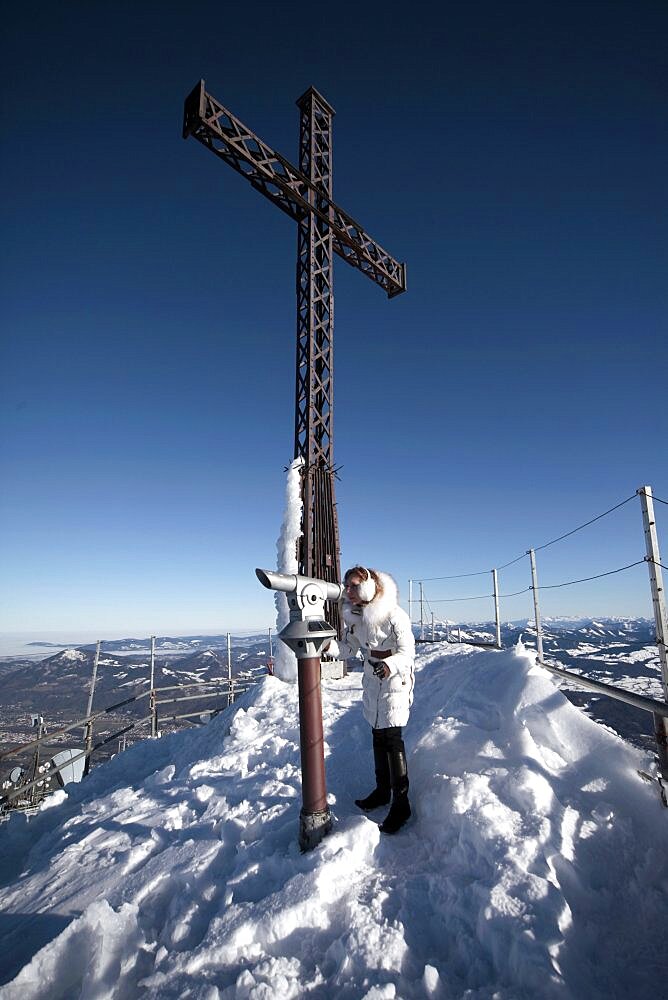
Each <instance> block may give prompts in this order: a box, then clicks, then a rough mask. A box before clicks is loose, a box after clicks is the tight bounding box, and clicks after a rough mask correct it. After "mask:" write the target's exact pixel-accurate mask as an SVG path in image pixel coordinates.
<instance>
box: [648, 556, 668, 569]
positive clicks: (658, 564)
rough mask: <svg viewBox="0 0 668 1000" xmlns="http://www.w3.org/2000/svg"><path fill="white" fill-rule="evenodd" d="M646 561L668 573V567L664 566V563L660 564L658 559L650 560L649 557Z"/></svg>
mask: <svg viewBox="0 0 668 1000" xmlns="http://www.w3.org/2000/svg"><path fill="white" fill-rule="evenodd" d="M644 561H645V562H648V563H653V564H654V565H655V566H660V567H661V569H665V570H666V572H668V566H664V565H663V563H662V562H658V560H657V559H650V558H649V557H646V558H645V560H644Z"/></svg>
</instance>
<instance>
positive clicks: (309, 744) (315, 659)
mask: <svg viewBox="0 0 668 1000" xmlns="http://www.w3.org/2000/svg"><path fill="white" fill-rule="evenodd" d="M297 679H298V684H299V746H300V751H301V763H302V808H301V811H300V814H299V846H300V847H301V849H302V851H308V850H310V849H311V848H312V847H315V845H316V844H318V843H319V842H320V841H321V840H322V838H323V837H324V836H325V834H326V833H328V832H329V830H331V828H332V818H331V816H330V812H329V807H328V805H327V786H326V782H325V742H324V737H323V731H322V696H321V692H320V657H319V656H307V657H305V658H304V659H300V660H298V661H297Z"/></svg>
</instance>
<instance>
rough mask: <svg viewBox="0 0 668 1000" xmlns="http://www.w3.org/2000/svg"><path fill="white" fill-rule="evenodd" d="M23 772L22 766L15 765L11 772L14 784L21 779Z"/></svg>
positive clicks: (10, 778)
mask: <svg viewBox="0 0 668 1000" xmlns="http://www.w3.org/2000/svg"><path fill="white" fill-rule="evenodd" d="M22 774H23V768H22V767H14V768H12V770H11V771H10V772H9V780H10V781H11V782H12V784H13V785H15V784H16V782H17V781H18V780H19V778H20V777H21V775H22Z"/></svg>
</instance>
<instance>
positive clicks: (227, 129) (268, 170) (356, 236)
mask: <svg viewBox="0 0 668 1000" xmlns="http://www.w3.org/2000/svg"><path fill="white" fill-rule="evenodd" d="M311 91H313V88H311ZM308 93H309V91H307V94H308ZM315 93H317V91H316V92H315ZM305 96H306V95H305ZM318 97H319V98H320V95H318ZM300 100H301V98H300ZM320 101H323V102H324V98H320ZM325 103H326V102H325ZM332 113H333V112H332ZM190 135H192V136H193V137H194V138H195V139H197V140H198V142H201V143H202V145H204V146H206V147H207V149H210V150H211V152H212V153H215V154H216V156H219V157H220V158H221V159H222V160H224V161H225V162H226V163H227V164H228V165H229V166H231V167H232V168H233V169H234V170H236V171H237V172H238V173H240V174H242V175H243V176H244V177H245V178H246V179H247V180H248V181H249V183H250V184H252V185H253V187H254V188H256V189H257V190H258V191H260V192H261V193H262V194H263V195H265V197H267V198H268V199H269V200H270V201H272V202H273V203H274V204H275V205H277V206H278V207H279V208H280V209H281V211H283V212H285V213H286V214H287V215H289V216H290V218H292V219H294V220H295V221H297V222H299V221H300V220H301V219H303V218H304V217H305V216H307V215H315V216H317V217H318V218H319V219H320V220H321V221H322V222H324V223H325V224H326V225H327V226H328V228H329V230H330V232H331V236H332V247H333V250H334V252H335V253H336V254H338V255H339V257H341V258H342V259H343V260H345V261H347V263H348V264H350V265H351V266H352V267H355V268H357V269H358V270H359V271H361V272H362V274H365V275H366V276H367V278H370V279H371V281H374V282H375V283H376V284H377V285H380V286H381V288H383V289H384V290H385V291H386V292H387V295H388V297H389V298H394V296H395V295H400V294H401V293H402V292H405V291H406V266H405V264H403V263H401V262H399V261H397V260H395V258H394V257H393V256H392V255H391V254H390V253H388V251H387V250H385V249H384V248H383V247H382V246H381V245H380V244H379V243H378V242H377V241H376V240H374V239H373V237H371V236H370V235H369V234H368V233H367V232H366V231H365V229H364V227H363V226H361V225H360V224H359V222H356V221H355V219H353V218H352V216H350V215H348V213H347V212H344V211H343V209H341V208H339V206H338V205H336V204H335V203H334V202H333V201H332V198H331V193H330V194H329V195H327V196H325V197H323V196H322V192H321V191H319V190H318V187H317V185H316V184H314V183H313V182H312V181H311V180H310V178H309V177H308V176H306V175H305V174H304V173H302V171H301V170H298V169H297V168H296V167H294V166H293V165H292V164H291V163H290V162H289V161H288V160H286V158H285V157H284V156H281V154H280V153H277V152H276V151H275V150H274V149H272V148H271V146H268V145H267V143H265V142H263V141H262V139H260V138H259V137H258V136H257V135H256V134H255V133H254V132H253V131H252V130H251V129H249V128H248V126H247V125H244V123H243V122H242V121H241V120H240V119H239V118H237V117H236V115H234V114H232V112H231V111H230V110H229V109H228V108H226V107H225V106H224V105H223V104H221V103H220V101H217V100H216V98H215V97H213V96H212V95H211V94H209V93H208V92H207V91H206V85H205V83H204V80H200V82H199V83H198V84H197V86H196V87H195V88H194V89H193V90H192V92H191V93H190V94H189V95H188V97H187V98H186V102H185V107H184V117H183V138H184V139H187V138H188V136H190Z"/></svg>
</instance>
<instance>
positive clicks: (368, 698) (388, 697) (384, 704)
mask: <svg viewBox="0 0 668 1000" xmlns="http://www.w3.org/2000/svg"><path fill="white" fill-rule="evenodd" d="M344 584H345V588H346V589H345V596H344V598H343V624H344V630H343V640H342V641H341V643H340V644H339V655H340V656H342V657H343V658H344V659H345V658H347V657H350V656H354V655H355V654H356V653H357V652H358V651H361V652H362V653H363V655H364V673H363V676H362V694H363V699H362V704H363V710H364V717H365V718H366V720H367V722H368V723H369V725H370V726H371V729H372V734H373V757H374V765H375V770H376V787H375V788H374V790H373V791H372V792H371V793H370V794H369V795H367V797H366V798H365V799H356V800H355V805H357V806H359V807H360V809H362V810H364V812H370V811H371V810H372V809H377V808H378V807H379V806H384V805H387V804H388V802H389V801H390V798H391V799H392V805H391V807H390V811H389V813H388V814H387V816H386V817H385V819H384V821H383V822H382V823H381V824H380V829H381V831H382V832H383V833H396V832H397V830H400V829H401V827H402V826H403V825H404V823H405V822H406V820H407V819H408V817H409V816H410V814H411V807H410V804H409V801H408V770H407V767H406V750H405V748H404V741H403V739H402V735H401V730H402V727H403V726H405V725H406V723H407V722H408V713H409V711H410V707H411V704H412V703H413V686H414V680H415V674H414V666H413V663H414V659H415V639H414V638H413V630H412V628H411V623H410V619H409V617H408V615H407V614H406V612H405V611H404V610H403V609H402V608H400V607H399V605H398V593H397V585H396V583H395V582H394V580H393V579H392V577H391V576H388V574H387V573H379V572H378V571H377V570H375V569H366V568H365V567H364V566H354V567H353V568H352V569H349V570H348V572H347V573H346V575H345V577H344ZM333 645H334V643H332V646H333ZM334 655H336V654H334Z"/></svg>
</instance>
